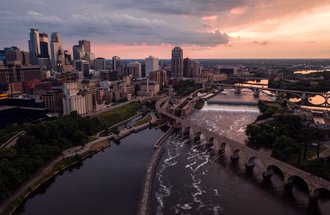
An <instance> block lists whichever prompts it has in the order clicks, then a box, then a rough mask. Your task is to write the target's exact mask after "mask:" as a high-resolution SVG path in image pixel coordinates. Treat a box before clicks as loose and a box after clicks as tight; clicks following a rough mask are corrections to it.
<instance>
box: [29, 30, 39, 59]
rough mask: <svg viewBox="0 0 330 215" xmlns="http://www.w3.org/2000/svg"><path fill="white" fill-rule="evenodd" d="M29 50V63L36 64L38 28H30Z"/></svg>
mask: <svg viewBox="0 0 330 215" xmlns="http://www.w3.org/2000/svg"><path fill="white" fill-rule="evenodd" d="M29 51H30V60H31V64H33V65H38V56H39V54H40V38H39V29H37V28H31V29H30V40H29Z"/></svg>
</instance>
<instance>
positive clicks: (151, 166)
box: [137, 128, 173, 215]
mask: <svg viewBox="0 0 330 215" xmlns="http://www.w3.org/2000/svg"><path fill="white" fill-rule="evenodd" d="M172 132H173V128H170V129H168V130H167V131H166V132H165V133H164V134H163V135H162V136H161V137H160V138H159V139H158V140H157V142H156V143H155V144H154V147H155V149H156V150H155V152H154V153H153V155H152V157H151V159H150V161H149V163H148V165H147V167H146V175H145V177H144V180H143V182H142V186H141V196H140V202H139V209H138V213H137V214H138V215H148V214H150V205H151V195H152V187H153V181H154V176H155V172H156V169H157V166H158V163H159V160H160V159H161V157H162V155H163V154H164V152H165V149H164V148H163V147H161V146H162V145H163V143H164V142H165V140H166V139H167V138H168V137H169V135H170V134H171V133H172Z"/></svg>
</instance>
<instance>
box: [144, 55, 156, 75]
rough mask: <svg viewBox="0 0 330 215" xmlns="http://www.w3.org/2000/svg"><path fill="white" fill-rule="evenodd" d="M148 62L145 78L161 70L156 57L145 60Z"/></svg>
mask: <svg viewBox="0 0 330 215" xmlns="http://www.w3.org/2000/svg"><path fill="white" fill-rule="evenodd" d="M145 62H146V74H145V77H148V76H149V74H150V72H153V71H157V70H159V62H158V58H156V57H154V56H149V57H147V58H146V59H145Z"/></svg>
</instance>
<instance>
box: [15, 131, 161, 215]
mask: <svg viewBox="0 0 330 215" xmlns="http://www.w3.org/2000/svg"><path fill="white" fill-rule="evenodd" d="M161 134H162V131H160V130H155V129H151V130H149V129H146V130H143V131H141V132H139V133H136V134H131V135H130V136H128V137H126V138H124V139H122V140H121V143H120V144H119V145H116V144H112V146H111V147H109V148H107V149H105V150H104V152H100V153H98V154H96V155H94V156H93V157H92V158H91V159H87V160H85V161H83V164H82V166H79V167H76V168H73V169H72V170H71V171H65V172H64V174H63V175H60V176H58V177H56V178H55V180H53V181H52V182H51V183H48V184H46V185H45V186H44V187H43V188H42V189H39V190H38V191H39V192H37V193H36V194H34V195H33V196H31V197H30V198H29V199H28V200H27V201H26V202H25V204H24V205H22V206H21V207H20V208H19V210H18V211H16V214H24V215H39V214H40V215H59V214H61V215H66V214H68V215H78V214H79V215H83V214H86V215H87V214H88V215H90V214H114V215H116V214H118V215H125V214H127V215H132V214H136V212H137V208H138V201H139V197H140V188H141V183H142V179H143V177H144V174H145V166H146V164H147V162H148V161H149V159H150V157H151V155H152V153H153V150H154V147H153V144H154V143H155V142H156V140H157V139H158V138H159V137H160V136H161Z"/></svg>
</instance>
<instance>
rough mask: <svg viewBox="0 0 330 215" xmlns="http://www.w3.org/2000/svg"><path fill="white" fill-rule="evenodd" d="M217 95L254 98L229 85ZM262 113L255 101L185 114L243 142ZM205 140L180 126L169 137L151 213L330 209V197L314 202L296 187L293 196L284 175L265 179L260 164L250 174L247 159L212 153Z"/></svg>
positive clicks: (294, 214)
mask: <svg viewBox="0 0 330 215" xmlns="http://www.w3.org/2000/svg"><path fill="white" fill-rule="evenodd" d="M239 97H241V98H239ZM215 99H221V100H222V101H223V100H226V101H229V100H236V99H239V100H240V101H241V100H244V101H251V100H254V99H255V98H253V96H251V93H249V92H243V93H241V95H235V94H234V92H233V91H231V90H226V91H225V92H223V93H221V94H219V95H218V96H217V97H214V98H212V100H215ZM258 115H259V111H258V109H257V107H251V106H228V105H227V106H223V105H207V106H204V108H203V109H202V110H200V111H195V112H194V113H193V114H192V115H191V116H190V117H188V118H187V120H189V121H191V122H193V123H195V124H197V125H199V126H202V127H204V128H207V129H209V130H212V131H215V132H218V133H220V134H222V135H225V136H227V137H229V138H232V139H234V140H236V141H238V142H241V143H242V144H245V139H246V136H245V133H244V131H245V127H246V125H247V124H249V123H251V122H253V121H254V120H255V119H256V118H257V116H258ZM204 141H205V139H204V137H203V136H202V137H201V140H200V142H194V141H193V140H191V141H190V140H189V138H187V137H184V136H183V135H182V133H181V132H177V133H174V134H173V135H172V136H171V137H170V138H169V139H168V140H167V142H166V143H165V145H164V147H165V149H166V151H165V153H164V155H163V157H162V159H161V161H160V163H159V165H158V168H157V172H156V177H155V179H154V192H153V198H152V207H151V211H152V212H151V214H159V215H160V214H191V215H195V214H207V215H208V214H235V215H236V214H242V215H243V214H244V215H245V214H254V215H258V214H267V215H278V214H289V215H298V214H324V215H325V214H329V211H330V201H325V200H324V201H319V202H318V207H313V208H311V207H309V206H308V195H307V194H305V193H304V192H302V191H300V189H299V188H298V187H294V188H293V196H286V195H283V190H284V183H283V180H282V179H281V177H279V176H278V175H276V174H275V175H274V176H273V177H272V179H271V183H265V182H264V181H263V178H262V174H261V173H262V171H263V168H262V166H258V165H256V167H255V168H254V174H247V173H246V171H245V167H244V165H243V164H241V163H239V162H238V163H232V162H231V161H229V159H226V157H227V158H228V154H226V157H225V158H221V157H219V155H217V156H212V155H211V153H210V150H211V149H208V148H205V147H204V146H203V142H204ZM226 153H227V152H226Z"/></svg>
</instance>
